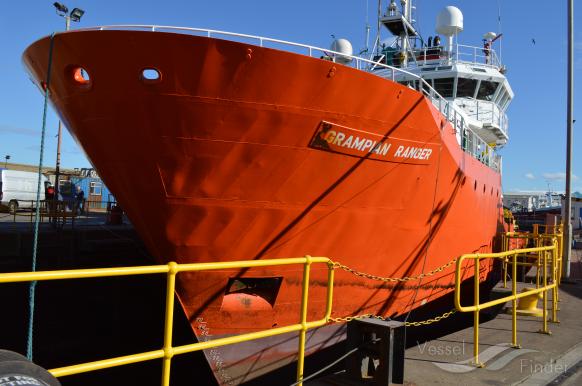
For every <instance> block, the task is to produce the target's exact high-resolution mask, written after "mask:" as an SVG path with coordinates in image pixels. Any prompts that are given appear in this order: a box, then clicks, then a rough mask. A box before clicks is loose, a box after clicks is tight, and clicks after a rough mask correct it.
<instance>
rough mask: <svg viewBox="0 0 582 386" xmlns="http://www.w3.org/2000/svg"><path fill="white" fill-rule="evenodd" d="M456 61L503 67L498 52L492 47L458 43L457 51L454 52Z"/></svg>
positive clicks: (453, 55)
mask: <svg viewBox="0 0 582 386" xmlns="http://www.w3.org/2000/svg"><path fill="white" fill-rule="evenodd" d="M452 57H453V58H454V61H456V62H457V63H466V64H473V65H478V66H486V67H493V68H498V69H499V68H501V66H502V65H501V61H500V60H499V57H498V56H497V53H496V52H495V50H494V49H492V48H488V49H486V48H484V47H475V46H467V45H463V44H457V45H456V49H455V51H454V52H453V53H452Z"/></svg>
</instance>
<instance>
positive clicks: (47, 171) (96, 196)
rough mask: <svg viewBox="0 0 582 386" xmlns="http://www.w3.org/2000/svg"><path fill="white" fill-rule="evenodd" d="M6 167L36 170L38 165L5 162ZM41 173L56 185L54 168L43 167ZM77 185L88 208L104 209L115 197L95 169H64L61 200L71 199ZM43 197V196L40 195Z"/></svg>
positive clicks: (61, 180)
mask: <svg viewBox="0 0 582 386" xmlns="http://www.w3.org/2000/svg"><path fill="white" fill-rule="evenodd" d="M6 169H10V170H22V171H28V172H38V166H36V165H26V164H14V163H13V164H6ZM42 173H43V174H44V175H45V176H46V177H47V178H48V179H49V181H50V182H51V183H52V184H53V185H56V181H55V178H56V176H55V168H53V167H43V168H42ZM77 186H80V187H81V189H83V192H85V200H86V205H87V208H89V209H106V208H107V204H108V202H114V201H115V197H113V195H112V194H111V192H110V191H109V189H108V188H107V186H105V184H104V183H103V181H102V180H101V178H100V177H99V175H97V172H96V171H95V169H92V168H82V169H77V168H76V169H64V168H61V170H60V174H59V193H60V195H61V197H62V199H63V200H73V199H74V198H75V192H76V190H77ZM42 199H44V197H42Z"/></svg>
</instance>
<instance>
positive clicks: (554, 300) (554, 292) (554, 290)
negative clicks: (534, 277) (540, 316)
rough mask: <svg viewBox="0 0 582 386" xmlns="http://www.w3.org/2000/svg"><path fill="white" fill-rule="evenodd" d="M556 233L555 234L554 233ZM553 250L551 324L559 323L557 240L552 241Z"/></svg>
mask: <svg viewBox="0 0 582 386" xmlns="http://www.w3.org/2000/svg"><path fill="white" fill-rule="evenodd" d="M555 233H557V232H555ZM553 244H554V249H553V250H552V284H553V285H554V287H553V288H552V323H560V321H559V320H558V284H559V281H558V271H557V268H558V248H559V247H558V239H557V238H554V239H553Z"/></svg>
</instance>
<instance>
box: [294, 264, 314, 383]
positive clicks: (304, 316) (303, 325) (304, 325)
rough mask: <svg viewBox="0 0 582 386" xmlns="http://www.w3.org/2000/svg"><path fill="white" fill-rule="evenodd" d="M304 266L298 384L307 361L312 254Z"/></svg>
mask: <svg viewBox="0 0 582 386" xmlns="http://www.w3.org/2000/svg"><path fill="white" fill-rule="evenodd" d="M305 259H306V260H305V265H304V267H303V285H302V287H303V288H302V291H301V322H300V323H301V331H300V332H299V352H298V353H297V356H298V357H297V385H298V386H302V385H303V366H304V361H305V335H306V332H307V300H308V297H309V272H310V270H311V256H309V255H307V256H305Z"/></svg>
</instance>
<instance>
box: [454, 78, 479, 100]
mask: <svg viewBox="0 0 582 386" xmlns="http://www.w3.org/2000/svg"><path fill="white" fill-rule="evenodd" d="M476 89H477V79H467V78H459V80H458V83H457V97H458V98H463V97H469V98H473V97H474V96H475V90H476Z"/></svg>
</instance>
